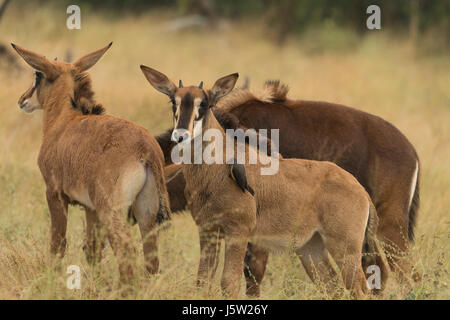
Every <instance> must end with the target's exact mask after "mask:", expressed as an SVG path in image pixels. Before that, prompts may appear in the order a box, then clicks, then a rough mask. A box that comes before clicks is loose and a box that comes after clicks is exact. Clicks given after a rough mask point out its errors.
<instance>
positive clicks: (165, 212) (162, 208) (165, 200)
mask: <svg viewBox="0 0 450 320" xmlns="http://www.w3.org/2000/svg"><path fill="white" fill-rule="evenodd" d="M147 165H148V166H150V167H151V170H152V172H160V174H158V175H156V176H155V180H156V188H157V189H158V194H159V209H158V213H157V214H156V222H157V223H158V224H161V223H163V222H164V221H169V220H170V218H171V216H172V212H171V211H170V203H169V194H168V193H167V189H166V178H165V176H164V164H163V163H154V164H153V163H151V162H147Z"/></svg>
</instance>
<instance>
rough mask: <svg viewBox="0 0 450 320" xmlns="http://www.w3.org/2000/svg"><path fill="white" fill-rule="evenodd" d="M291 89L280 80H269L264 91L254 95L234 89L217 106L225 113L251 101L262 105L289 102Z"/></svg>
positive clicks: (244, 90) (243, 90)
mask: <svg viewBox="0 0 450 320" xmlns="http://www.w3.org/2000/svg"><path fill="white" fill-rule="evenodd" d="M288 92H289V87H288V86H287V85H286V84H283V83H281V82H280V80H267V81H266V82H265V83H264V87H263V90H262V91H261V92H259V93H257V94H256V93H253V92H252V91H250V90H248V89H234V90H233V91H231V92H230V93H229V94H228V95H227V96H225V97H224V98H223V99H222V100H220V101H219V103H218V104H217V108H219V109H222V110H225V111H230V112H231V111H233V110H234V109H235V108H238V107H240V106H241V105H243V104H245V103H246V102H249V101H257V102H260V103H272V104H273V103H282V102H285V101H287V100H288V97H287V94H288Z"/></svg>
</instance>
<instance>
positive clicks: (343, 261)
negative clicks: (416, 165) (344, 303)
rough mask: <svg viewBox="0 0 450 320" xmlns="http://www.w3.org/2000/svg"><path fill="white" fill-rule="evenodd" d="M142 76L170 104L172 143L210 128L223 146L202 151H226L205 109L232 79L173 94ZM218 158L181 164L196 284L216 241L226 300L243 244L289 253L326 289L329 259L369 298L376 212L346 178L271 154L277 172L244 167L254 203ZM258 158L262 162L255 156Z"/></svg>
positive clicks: (235, 282)
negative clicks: (367, 267)
mask: <svg viewBox="0 0 450 320" xmlns="http://www.w3.org/2000/svg"><path fill="white" fill-rule="evenodd" d="M141 69H142V71H143V73H144V75H145V76H146V78H147V80H148V81H149V82H150V84H151V85H152V86H153V87H154V88H155V89H157V90H158V91H160V92H162V93H164V94H166V95H168V96H169V97H170V99H171V101H172V102H173V114H174V130H173V133H172V140H174V141H176V142H178V143H189V144H190V147H191V148H195V147H196V146H195V143H194V142H193V141H195V139H197V137H199V136H203V134H204V133H205V132H207V130H211V129H214V130H218V131H219V132H220V133H221V138H222V139H223V141H221V143H219V141H218V140H216V139H219V140H220V139H221V138H217V137H216V139H211V140H212V141H211V140H208V139H201V141H202V142H201V143H202V150H205V149H206V148H209V149H211V146H213V147H217V148H220V147H219V146H222V147H223V146H225V145H226V143H225V142H224V141H225V139H226V136H225V131H224V129H223V128H222V126H221V125H220V124H219V122H218V121H217V119H216V117H215V116H214V114H213V112H212V109H211V107H213V106H215V105H216V103H217V102H218V100H219V99H220V98H221V97H223V96H225V95H226V94H228V93H229V92H230V91H231V90H232V89H233V87H234V85H235V82H236V80H237V78H238V74H237V73H235V74H231V75H229V76H226V77H223V78H220V79H219V80H217V81H216V82H215V84H214V86H213V87H212V89H211V90H208V91H205V90H203V88H202V84H201V85H200V86H198V87H197V86H189V87H182V86H181V82H180V87H176V86H175V84H174V83H173V82H172V81H170V80H169V79H168V78H167V77H166V76H165V75H164V74H162V73H160V72H158V71H156V70H154V69H151V68H149V67H146V66H141ZM199 124H201V126H199ZM199 128H201V132H200V129H199ZM245 150H246V155H247V156H248V155H249V154H250V153H251V152H256V151H255V150H256V149H254V147H253V146H250V145H249V144H245ZM220 151H223V150H219V152H220ZM222 154H223V157H224V158H223V159H222V163H224V164H220V163H213V164H206V163H205V162H202V163H199V164H186V163H182V165H181V166H182V171H183V175H184V178H185V180H186V188H185V195H186V199H187V203H188V208H189V209H190V211H191V214H192V216H193V218H194V220H195V222H196V224H197V225H198V227H199V233H200V247H201V258H200V264H199V268H198V281H199V284H202V283H205V282H208V281H209V280H211V278H212V277H213V275H214V273H215V270H216V268H217V262H218V259H217V257H218V253H219V251H220V241H221V240H222V239H224V240H225V264H224V270H223V274H222V281H221V284H222V289H223V291H224V294H225V295H226V296H229V297H236V295H237V294H238V290H239V279H240V276H241V274H242V270H243V267H244V258H245V253H246V249H247V245H248V243H249V242H251V243H252V244H255V245H258V246H259V247H262V248H264V249H265V250H271V251H280V250H286V249H288V248H294V250H295V252H296V253H297V254H298V255H299V256H300V257H301V260H302V262H303V265H304V266H305V268H306V271H307V273H308V275H309V276H310V277H311V279H312V280H313V281H317V280H320V281H322V282H324V283H325V284H326V286H328V287H332V286H333V278H334V276H335V272H334V270H333V268H332V266H331V263H330V261H329V257H328V252H329V253H330V254H331V256H332V257H333V258H334V260H335V262H336V263H337V265H338V266H339V268H340V271H341V273H342V277H343V280H344V284H345V287H346V288H347V289H349V290H351V292H352V293H353V294H354V295H355V296H356V297H358V298H359V297H362V296H363V293H364V292H367V291H368V285H367V282H366V279H365V275H364V272H363V270H362V266H361V259H362V251H363V244H366V245H365V246H364V247H365V248H366V249H368V250H370V252H371V253H372V254H373V255H371V256H370V257H371V258H372V259H371V261H372V262H373V263H377V264H378V265H379V267H380V268H381V269H382V272H383V273H385V272H386V268H385V266H384V264H383V261H382V259H377V258H378V257H379V250H378V247H377V244H376V239H375V233H376V228H377V216H376V211H375V208H374V206H373V205H372V202H371V200H370V197H369V195H368V194H367V192H366V191H365V190H364V188H363V187H362V186H361V185H360V184H359V183H358V181H357V180H356V179H355V178H354V177H353V176H352V175H351V174H350V173H348V172H346V171H345V170H343V169H341V168H339V167H338V166H337V165H335V164H334V163H331V162H318V161H311V160H301V159H283V158H282V157H281V156H278V155H277V157H278V158H277V160H279V171H278V173H276V174H275V175H261V174H260V169H261V167H262V166H263V165H262V164H261V163H260V162H257V163H256V164H249V162H248V160H247V162H246V163H245V165H244V167H245V175H246V177H247V181H248V184H249V185H250V186H252V187H253V189H254V192H255V194H254V196H252V195H251V193H250V192H243V191H242V189H241V188H240V187H239V186H238V185H237V184H236V182H235V181H233V180H232V179H230V178H229V175H230V171H231V170H232V168H233V166H232V165H229V164H226V163H229V162H227V159H226V156H225V154H226V152H225V151H224V152H223V153H222ZM191 156H192V157H194V155H193V154H192V155H191ZM219 157H221V156H219ZM259 157H260V158H259V159H261V157H267V155H264V154H262V153H259ZM192 160H194V159H192ZM192 163H193V162H192ZM264 163H266V162H264ZM244 191H245V190H244ZM316 271H317V272H316Z"/></svg>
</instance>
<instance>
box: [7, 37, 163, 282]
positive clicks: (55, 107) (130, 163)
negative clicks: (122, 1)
mask: <svg viewBox="0 0 450 320" xmlns="http://www.w3.org/2000/svg"><path fill="white" fill-rule="evenodd" d="M12 46H13V48H14V49H15V50H16V51H17V53H19V55H20V56H21V57H22V58H23V59H24V60H25V61H26V62H27V63H28V64H29V65H30V66H31V67H32V68H33V69H35V70H36V72H35V76H36V79H35V81H34V82H33V85H32V86H31V88H30V89H28V90H27V91H26V92H25V93H24V94H23V95H22V96H21V97H20V99H19V107H20V108H21V109H22V110H24V111H25V112H28V113H30V112H32V111H34V110H36V109H43V112H44V117H43V122H44V136H43V140H42V145H41V149H40V153H39V159H38V164H39V168H40V170H41V173H42V176H43V177H44V180H45V183H46V187H47V192H46V195H47V202H48V206H49V209H50V216H51V252H52V253H53V254H55V255H58V256H61V257H62V256H63V255H64V253H65V248H66V227H67V207H68V204H79V205H81V206H83V207H84V209H85V210H86V225H87V227H86V233H87V234H86V244H85V246H84V250H85V254H86V258H87V260H88V261H89V262H91V263H94V262H96V261H99V259H100V258H101V248H102V247H103V244H102V236H101V234H103V230H105V229H106V232H107V235H108V238H109V242H110V244H111V247H112V249H113V251H114V254H115V256H116V258H117V261H118V264H119V271H120V277H121V281H122V282H129V281H130V280H131V278H132V276H133V262H134V250H133V249H132V243H131V241H132V239H131V235H130V226H129V225H128V223H127V216H128V214H131V215H134V217H135V219H136V220H137V222H138V224H139V228H140V231H141V235H142V239H143V249H144V255H145V262H146V267H147V269H148V271H149V272H151V273H155V272H157V270H158V264H159V262H158V257H157V244H156V236H157V235H156V231H155V229H154V228H155V226H156V225H157V223H158V222H162V221H163V220H166V219H169V217H170V209H169V203H168V196H167V191H166V187H165V178H164V170H163V166H164V158H163V153H162V151H161V149H160V147H159V145H158V143H157V142H156V140H155V139H154V138H153V137H152V136H151V135H150V134H149V133H148V132H147V131H146V130H145V129H144V128H142V127H140V126H138V125H136V124H134V123H131V122H129V121H126V120H123V119H119V118H115V117H112V116H109V115H101V114H96V113H102V110H103V108H102V107H101V106H100V105H97V106H93V107H92V106H90V107H92V110H91V111H92V112H90V113H89V112H86V110H85V109H84V107H83V106H82V107H81V108H80V106H79V104H82V103H83V102H85V101H84V100H83V99H86V96H87V97H90V98H92V96H93V92H91V91H90V90H91V89H90V88H91V81H90V78H89V75H88V74H87V73H86V72H85V71H86V70H88V69H89V68H91V67H92V66H93V65H94V64H95V63H96V62H97V61H98V60H99V59H100V58H101V57H102V55H103V54H104V53H105V52H106V50H108V49H109V47H110V46H111V44H109V45H108V46H106V47H105V48H103V49H100V50H98V51H95V52H93V53H91V54H88V55H86V56H84V57H83V58H81V59H79V60H78V61H76V62H74V63H64V62H58V61H49V60H47V59H46V58H45V57H43V56H41V55H38V54H36V53H34V52H31V51H29V50H26V49H23V48H21V47H19V46H17V45H14V44H12ZM80 84H82V85H80ZM80 91H83V92H80ZM85 113H88V114H85Z"/></svg>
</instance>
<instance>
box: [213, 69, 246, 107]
mask: <svg viewBox="0 0 450 320" xmlns="http://www.w3.org/2000/svg"><path fill="white" fill-rule="evenodd" d="M238 78H239V73H233V74H230V75H228V76H225V77H222V78H220V79H219V80H217V81H216V83H214V86H213V87H212V88H211V90H209V92H208V94H209V103H210V106H214V105H215V104H216V103H217V102H218V101H219V100H220V98H222V97H223V96H225V95H227V94H228V93H229V92H230V91H231V90H233V88H234V85H235V84H236V81H237V79H238Z"/></svg>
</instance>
